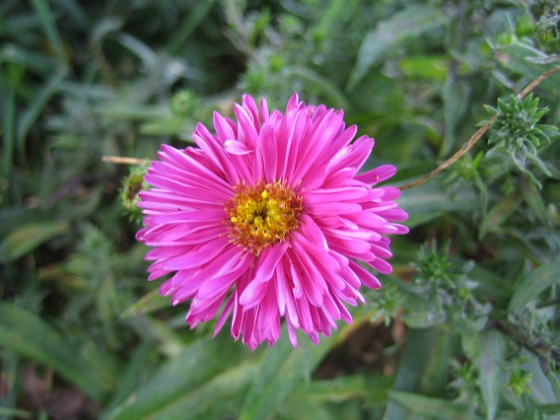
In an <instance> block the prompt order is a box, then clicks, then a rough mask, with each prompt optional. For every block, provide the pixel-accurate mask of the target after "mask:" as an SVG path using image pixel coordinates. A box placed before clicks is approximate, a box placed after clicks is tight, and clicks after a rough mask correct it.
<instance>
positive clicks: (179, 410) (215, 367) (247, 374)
mask: <svg viewBox="0 0 560 420" xmlns="http://www.w3.org/2000/svg"><path fill="white" fill-rule="evenodd" d="M254 357H255V355H254V354H252V353H249V351H248V350H247V349H246V347H245V346H243V345H242V344H240V343H236V342H234V341H233V340H232V339H231V337H230V336H229V335H228V334H222V335H221V336H218V337H217V338H216V339H214V340H212V339H209V338H204V339H200V340H198V341H196V342H194V343H193V344H191V345H189V346H187V347H186V348H185V349H184V350H183V352H182V353H181V354H179V355H178V356H176V357H174V358H172V359H170V360H169V361H167V362H166V363H165V364H164V365H163V366H162V368H161V369H160V370H159V371H158V372H157V373H156V374H155V375H154V376H153V377H152V378H151V379H150V380H149V381H148V382H147V383H146V384H145V385H143V386H141V387H139V388H138V389H137V390H136V391H135V392H133V393H132V394H131V395H130V396H129V397H128V398H127V399H126V401H125V402H124V403H123V404H122V405H120V406H119V407H117V408H116V409H115V410H113V411H112V412H111V413H109V414H108V415H107V417H108V418H114V419H146V418H154V419H156V418H181V417H184V415H185V413H186V412H188V413H189V415H192V414H193V413H192V412H190V411H186V410H187V408H189V409H192V410H200V412H201V413H203V412H204V411H203V408H204V409H207V408H213V409H215V410H218V411H223V412H222V413H221V415H220V416H218V417H223V416H224V415H225V414H228V413H227V412H228V411H229V410H230V409H232V408H235V407H231V405H228V404H227V401H228V399H229V398H234V399H235V401H237V402H238V406H237V407H236V408H237V411H238V410H239V406H240V405H241V403H242V399H243V397H244V395H245V392H246V389H247V387H248V385H249V383H250V381H251V379H252V378H253V377H254V376H255V374H256V371H255V367H254V363H255V361H254ZM228 384H231V388H229V387H228ZM217 401H220V404H217V403H216V402H217ZM213 406H214V407H213ZM229 414H231V413H229Z"/></svg>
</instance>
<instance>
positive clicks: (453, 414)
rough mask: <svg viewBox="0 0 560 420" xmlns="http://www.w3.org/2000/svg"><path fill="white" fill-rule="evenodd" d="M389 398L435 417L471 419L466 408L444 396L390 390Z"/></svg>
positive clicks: (415, 411)
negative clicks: (435, 396)
mask: <svg viewBox="0 0 560 420" xmlns="http://www.w3.org/2000/svg"><path fill="white" fill-rule="evenodd" d="M389 398H390V399H392V400H393V401H395V402H396V403H397V404H400V405H402V406H403V407H405V408H406V409H407V410H409V411H410V412H412V413H416V414H423V415H425V416H430V417H433V418H438V419H439V418H442V419H444V418H445V419H456V420H461V419H469V418H471V417H470V416H469V414H468V413H465V408H464V407H460V406H457V405H455V404H453V402H451V401H448V400H444V399H442V398H433V397H426V396H424V395H420V394H415V393H413V392H403V391H389Z"/></svg>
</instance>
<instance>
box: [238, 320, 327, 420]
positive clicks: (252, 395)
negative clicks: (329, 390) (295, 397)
mask: <svg viewBox="0 0 560 420" xmlns="http://www.w3.org/2000/svg"><path fill="white" fill-rule="evenodd" d="M328 344H329V343H328V341H325V340H324V341H323V342H322V343H321V344H320V345H319V346H313V345H312V344H309V342H308V341H307V340H306V339H305V338H304V339H303V340H301V343H300V347H299V348H297V349H294V348H293V347H292V345H291V343H290V340H289V339H288V337H287V334H286V332H285V331H284V334H283V336H282V337H281V338H280V340H278V342H277V343H276V344H275V346H274V349H270V350H268V351H267V353H266V355H265V356H264V358H263V361H262V363H261V370H260V372H259V375H258V376H257V377H256V378H255V380H254V382H253V385H252V387H251V389H250V391H249V394H248V395H247V399H246V400H245V404H244V405H243V409H242V412H241V416H240V419H245V420H248V419H256V418H263V417H265V416H266V415H267V414H268V413H271V412H274V411H275V409H276V408H277V407H278V405H279V404H281V403H282V401H283V400H284V399H285V398H286V397H287V396H288V395H289V394H290V393H291V392H292V391H293V390H294V389H295V388H296V387H297V386H298V385H299V384H300V383H302V382H304V381H305V379H306V378H309V377H310V375H311V371H312V370H313V368H314V367H315V366H316V365H317V363H318V362H319V361H320V360H321V358H322V356H323V355H324V354H325V353H326V351H327V350H328V348H329V346H328Z"/></svg>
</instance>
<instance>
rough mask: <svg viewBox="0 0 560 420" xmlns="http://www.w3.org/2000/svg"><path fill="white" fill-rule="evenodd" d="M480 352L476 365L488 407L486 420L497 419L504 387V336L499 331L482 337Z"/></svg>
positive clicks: (481, 389) (483, 397)
mask: <svg viewBox="0 0 560 420" xmlns="http://www.w3.org/2000/svg"><path fill="white" fill-rule="evenodd" d="M479 351H480V353H479V354H478V358H477V359H476V364H477V366H478V369H479V371H480V378H479V384H480V391H481V393H482V399H483V400H484V403H485V405H486V418H487V419H489V420H490V419H494V418H495V417H496V412H497V410H498V405H499V403H500V397H501V391H502V389H503V386H504V384H503V379H504V375H503V371H502V362H503V359H504V353H505V342H504V338H503V336H502V335H501V334H500V333H499V332H497V331H490V332H487V333H485V334H483V335H481V336H480V348H479Z"/></svg>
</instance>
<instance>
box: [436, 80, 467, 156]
mask: <svg viewBox="0 0 560 420" xmlns="http://www.w3.org/2000/svg"><path fill="white" fill-rule="evenodd" d="M471 90H472V87H471V85H470V84H468V83H467V82H465V81H462V80H457V77H456V76H454V75H452V74H451V73H449V74H448V75H447V78H446V79H445V83H444V84H443V92H442V98H443V104H444V106H443V123H444V126H445V136H444V140H443V144H442V146H441V149H440V156H441V157H443V156H446V155H447V154H448V153H449V152H450V151H451V150H454V149H455V148H456V144H457V141H458V140H459V139H458V135H459V132H460V128H461V125H462V124H464V123H465V119H466V116H467V115H468V111H469V105H470V95H471Z"/></svg>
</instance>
